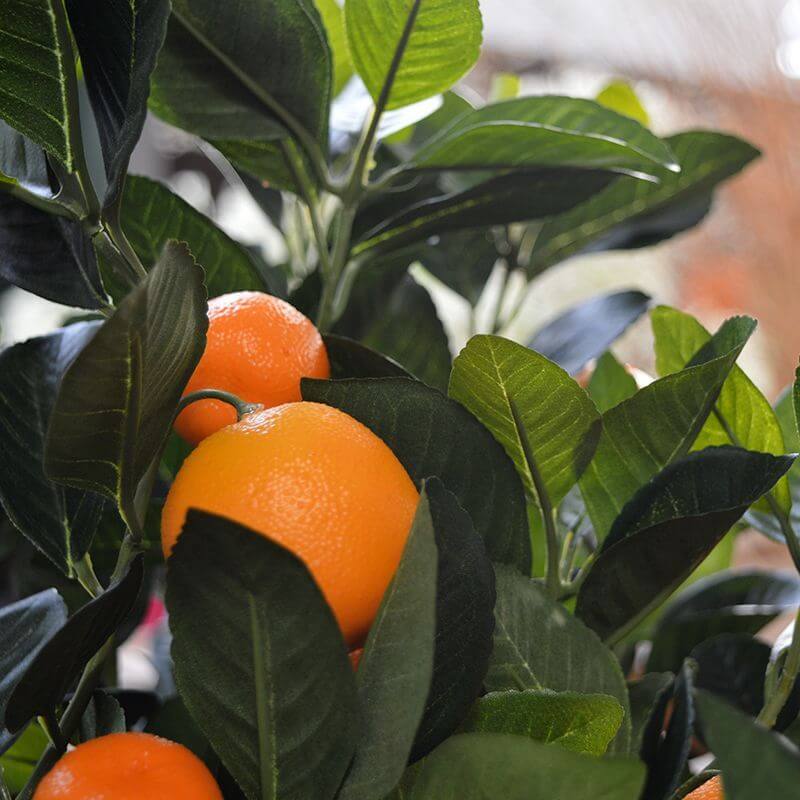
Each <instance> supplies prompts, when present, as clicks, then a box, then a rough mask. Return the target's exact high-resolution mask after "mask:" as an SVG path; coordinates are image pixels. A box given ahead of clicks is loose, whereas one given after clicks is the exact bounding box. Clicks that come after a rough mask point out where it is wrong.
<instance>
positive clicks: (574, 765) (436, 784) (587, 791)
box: [411, 733, 644, 800]
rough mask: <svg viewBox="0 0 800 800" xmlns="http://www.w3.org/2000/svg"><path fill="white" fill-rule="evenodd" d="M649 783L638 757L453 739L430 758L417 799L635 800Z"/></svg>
mask: <svg viewBox="0 0 800 800" xmlns="http://www.w3.org/2000/svg"><path fill="white" fill-rule="evenodd" d="M643 784H644V766H643V765H642V763H641V762H639V761H638V760H637V759H635V758H626V757H613V758H602V759H600V758H596V757H594V756H588V755H583V754H581V753H571V752H570V751H568V750H565V749H564V748H562V747H557V746H556V747H553V746H551V745H546V744H541V743H540V742H534V741H532V740H531V739H526V738H525V737H522V736H511V735H504V734H492V733H468V734H463V735H461V736H454V737H453V738H452V739H449V740H448V741H447V742H445V743H444V744H443V745H442V746H441V747H440V748H439V749H437V751H436V752H435V753H434V754H433V755H432V756H431V757H430V758H429V759H427V760H426V762H425V764H424V766H423V768H422V772H421V774H420V776H419V778H418V779H417V781H416V782H415V785H414V790H413V792H412V794H411V797H412V800H485V799H486V798H501V797H502V798H503V800H574V798H579V797H580V798H583V797H591V798H595V800H630V798H633V797H638V796H639V792H640V791H641V788H642V786H643Z"/></svg>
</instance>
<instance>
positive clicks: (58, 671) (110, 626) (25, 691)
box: [6, 556, 144, 731]
mask: <svg viewBox="0 0 800 800" xmlns="http://www.w3.org/2000/svg"><path fill="white" fill-rule="evenodd" d="M143 575H144V567H143V560H142V557H141V556H138V557H137V558H136V559H135V560H134V561H133V562H132V563H131V565H130V567H129V569H128V571H127V572H126V573H125V575H124V576H123V577H122V578H121V579H120V580H119V582H117V583H115V584H112V585H111V586H109V587H108V589H106V590H105V591H104V592H103V593H102V594H101V595H99V596H98V597H96V598H95V599H94V600H90V601H89V602H88V603H87V604H86V605H85V606H83V607H82V608H81V609H80V610H78V611H76V612H75V613H74V614H73V615H72V616H71V617H70V618H69V619H68V620H67V621H66V623H65V624H64V625H63V627H61V628H59V630H57V631H56V632H55V633H54V634H53V635H52V636H51V637H50V638H49V639H48V640H47V642H46V643H45V644H44V646H43V647H42V648H41V649H40V650H39V651H38V652H37V653H36V655H35V657H34V658H33V659H32V660H31V661H30V663H29V664H28V665H27V666H26V668H25V671H24V673H23V674H22V676H21V678H20V680H19V682H18V683H17V685H16V686H15V687H14V690H13V691H12V692H11V696H10V697H9V699H8V706H7V707H6V726H7V727H8V729H9V730H10V731H18V730H20V729H21V728H22V727H23V726H24V725H25V724H26V723H27V722H28V721H29V720H30V719H32V718H33V717H35V716H45V715H49V714H50V713H51V712H52V711H53V709H55V707H56V706H57V705H58V704H59V703H61V701H62V700H63V699H64V696H65V695H66V693H67V692H68V691H69V689H70V687H71V686H72V685H73V683H74V682H75V681H76V680H77V678H78V677H79V676H80V674H81V672H82V671H83V669H84V667H85V666H86V665H87V664H88V662H89V659H91V658H92V656H94V654H95V653H96V652H97V651H98V650H99V649H100V648H101V647H102V646H103V644H105V642H106V640H107V639H108V638H109V637H110V636H112V635H113V634H114V632H115V631H116V630H117V628H119V627H120V625H122V623H123V622H124V621H125V618H126V617H127V616H128V614H129V613H130V611H131V609H132V608H133V605H134V603H135V602H136V598H137V596H138V594H139V589H140V587H141V585H142V578H143Z"/></svg>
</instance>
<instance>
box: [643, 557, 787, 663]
mask: <svg viewBox="0 0 800 800" xmlns="http://www.w3.org/2000/svg"><path fill="white" fill-rule="evenodd" d="M798 605H800V579H798V577H797V576H796V575H793V574H790V573H786V574H780V573H773V572H765V571H759V570H747V571H740V570H737V571H736V572H729V571H726V572H721V573H718V574H716V575H712V576H710V577H708V578H705V579H703V580H700V581H698V582H697V583H695V584H694V585H693V586H691V587H690V588H688V589H686V591H684V592H683V593H682V594H680V595H678V597H677V598H676V599H675V601H674V602H673V603H672V604H671V605H670V606H669V607H668V608H667V609H666V611H665V612H664V614H663V615H662V616H661V618H660V619H659V621H658V624H657V626H656V629H655V631H654V632H653V637H652V638H653V649H652V651H651V652H650V656H649V658H648V661H647V667H648V669H650V670H672V671H677V669H678V667H679V666H680V664H681V662H682V661H683V659H684V658H686V657H687V656H688V655H689V653H691V652H692V649H693V648H694V647H695V646H696V645H698V644H700V643H701V642H703V641H705V640H706V639H710V638H711V637H712V636H716V635H717V634H720V633H749V634H755V633H757V632H758V631H760V630H761V629H762V628H763V627H764V626H765V625H766V624H767V623H769V622H770V621H771V620H773V619H775V617H777V616H779V615H780V614H782V613H784V612H785V611H789V610H790V609H792V608H796V607H797V606H798Z"/></svg>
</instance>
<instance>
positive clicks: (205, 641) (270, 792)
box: [166, 510, 358, 800]
mask: <svg viewBox="0 0 800 800" xmlns="http://www.w3.org/2000/svg"><path fill="white" fill-rule="evenodd" d="M166 601H167V609H168V610H169V614H170V627H171V629H172V634H173V637H174V639H173V644H172V658H173V661H174V663H175V679H176V682H177V686H178V691H179V692H180V695H181V697H182V698H183V701H184V702H185V703H186V706H187V707H188V709H189V712H190V713H191V715H192V717H193V718H194V720H195V722H196V723H197V725H198V726H199V728H200V729H201V731H202V732H203V733H204V734H205V736H206V737H207V738H208V740H209V742H211V744H212V746H213V747H214V750H215V751H216V753H217V754H218V755H219V757H220V758H221V760H222V762H223V764H224V765H225V767H226V768H227V769H228V771H229V772H230V773H231V774H232V775H233V776H234V778H235V779H236V781H237V782H238V783H239V785H240V786H241V787H242V789H243V790H244V793H245V795H246V796H247V797H248V798H249V799H250V800H267V799H269V800H277V798H289V797H293V798H301V797H315V798H319V799H320V800H330V799H331V798H333V796H334V794H335V793H336V790H337V789H338V787H339V784H340V783H341V781H342V778H343V777H344V774H345V770H346V769H347V766H348V764H349V762H350V759H351V757H352V755H353V752H354V750H355V745H356V739H357V736H358V728H357V713H358V710H357V699H356V686H355V680H354V678H353V671H352V668H351V666H350V662H349V659H348V658H347V651H346V648H345V645H344V642H343V640H342V637H341V633H340V632H339V628H338V626H337V624H336V620H335V619H334V617H333V613H332V612H331V610H330V608H329V606H328V605H327V603H326V602H325V600H324V598H323V596H322V594H321V592H320V590H319V588H318V587H317V585H316V583H315V582H314V580H313V578H312V577H311V575H310V574H309V572H308V570H307V569H306V567H305V566H304V565H303V564H302V562H301V561H300V560H299V559H297V558H296V557H295V556H294V555H292V554H291V553H290V552H289V551H287V550H284V549H283V548H282V547H280V546H279V545H277V544H275V543H274V542H272V541H271V540H269V539H267V538H266V537H265V536H262V535H259V534H257V533H255V532H253V531H250V530H248V529H247V528H243V527H242V526H240V525H237V524H236V523H234V522H231V521H230V520H226V519H223V518H222V517H215V516H213V515H211V514H205V513H202V512H200V511H196V510H190V511H189V513H188V516H187V519H186V523H185V525H184V527H183V532H182V533H181V535H180V537H179V538H178V542H177V544H176V545H175V549H174V550H173V553H172V556H171V557H170V559H169V573H168V579H167V595H166Z"/></svg>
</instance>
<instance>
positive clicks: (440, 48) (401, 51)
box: [345, 0, 483, 108]
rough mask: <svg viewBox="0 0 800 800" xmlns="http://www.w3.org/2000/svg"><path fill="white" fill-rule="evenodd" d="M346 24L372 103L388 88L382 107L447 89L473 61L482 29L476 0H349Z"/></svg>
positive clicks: (358, 69) (404, 102)
mask: <svg viewBox="0 0 800 800" xmlns="http://www.w3.org/2000/svg"><path fill="white" fill-rule="evenodd" d="M345 25H346V28H347V41H348V45H349V48H350V54H351V56H352V58H353V64H354V66H355V68H356V70H357V71H358V74H359V75H360V76H361V78H362V79H363V81H364V83H365V84H366V86H367V88H368V89H369V91H370V94H371V95H372V97H373V98H374V99H375V101H376V102H377V101H378V98H379V97H380V96H381V93H382V91H383V90H384V87H385V86H386V84H387V83H388V84H389V86H390V87H391V92H390V93H389V94H388V95H387V97H386V98H385V99H386V100H387V101H388V102H387V103H386V107H387V108H400V107H401V106H407V105H409V104H410V103H415V102H417V101H418V100H424V99H425V98H426V97H430V96H431V95H434V94H438V93H439V92H443V91H445V90H446V89H449V88H450V87H451V86H452V85H453V84H454V83H456V81H458V80H459V79H460V78H461V77H462V76H463V75H464V74H465V73H466V72H467V71H468V70H469V69H470V68H471V67H472V66H473V64H474V63H475V62H476V61H477V60H478V55H479V53H480V48H481V37H482V27H483V25H482V21H481V12H480V8H479V7H478V0H411V2H409V0H384V2H382V3H379V4H376V3H374V2H371V0H349V2H348V3H347V4H346V5H345ZM398 58H399V61H398Z"/></svg>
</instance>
